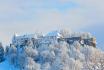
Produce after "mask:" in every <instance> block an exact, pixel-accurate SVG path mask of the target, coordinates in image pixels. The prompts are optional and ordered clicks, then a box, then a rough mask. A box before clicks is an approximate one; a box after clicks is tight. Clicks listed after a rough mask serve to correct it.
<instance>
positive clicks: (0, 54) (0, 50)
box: [0, 43, 4, 62]
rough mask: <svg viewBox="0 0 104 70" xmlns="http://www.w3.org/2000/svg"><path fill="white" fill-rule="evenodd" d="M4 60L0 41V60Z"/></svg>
mask: <svg viewBox="0 0 104 70" xmlns="http://www.w3.org/2000/svg"><path fill="white" fill-rule="evenodd" d="M2 61H4V48H3V46H2V43H0V62H2Z"/></svg>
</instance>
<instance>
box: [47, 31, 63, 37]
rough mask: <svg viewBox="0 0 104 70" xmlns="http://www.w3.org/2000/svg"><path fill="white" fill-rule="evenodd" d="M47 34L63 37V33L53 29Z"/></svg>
mask: <svg viewBox="0 0 104 70" xmlns="http://www.w3.org/2000/svg"><path fill="white" fill-rule="evenodd" d="M46 36H55V37H57V38H58V37H61V36H62V35H61V34H60V33H59V32H58V31H51V32H49V33H48V34H46Z"/></svg>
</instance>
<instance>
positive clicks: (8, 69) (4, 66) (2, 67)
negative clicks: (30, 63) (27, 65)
mask: <svg viewBox="0 0 104 70" xmlns="http://www.w3.org/2000/svg"><path fill="white" fill-rule="evenodd" d="M0 70H18V69H17V68H15V67H14V66H13V65H11V64H10V63H9V62H8V61H7V60H5V61H4V62H2V63H0Z"/></svg>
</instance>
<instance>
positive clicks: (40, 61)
mask: <svg viewBox="0 0 104 70" xmlns="http://www.w3.org/2000/svg"><path fill="white" fill-rule="evenodd" d="M63 34H64V33H63ZM66 34H67V33H66ZM73 34H74V35H73ZM73 34H72V35H73V36H74V37H75V36H79V35H82V34H81V33H73ZM68 35H69V34H68ZM64 36H65V35H64ZM64 36H63V38H64ZM37 37H38V36H37V35H35V36H34V34H29V35H28V34H26V35H19V36H15V37H13V40H15V41H16V42H17V45H15V43H14V42H12V44H13V45H10V46H9V49H8V52H7V59H8V60H6V61H4V62H2V63H1V64H0V70H18V69H16V66H17V67H18V68H20V69H22V70H85V69H86V68H90V66H92V67H91V68H90V69H89V70H96V69H100V68H102V67H101V65H100V64H101V63H100V61H98V60H96V59H98V58H99V60H102V59H103V56H104V53H102V52H101V51H100V50H98V49H97V48H95V47H93V46H89V45H86V44H85V45H83V46H82V45H81V43H80V42H79V41H75V40H74V43H72V44H69V43H68V42H67V41H66V40H60V41H57V38H60V37H62V35H61V34H60V32H58V31H51V32H49V33H48V34H46V35H45V36H44V37H41V38H39V39H38V38H37ZM84 37H86V38H90V37H91V36H90V34H88V33H87V34H84ZM25 38H28V39H29V40H28V39H27V40H28V41H29V43H23V44H22V43H21V42H22V41H24V40H25ZM31 38H37V39H38V40H39V41H38V40H37V39H35V41H34V40H31ZM21 39H22V41H20V40H21ZM30 40H31V41H30ZM18 42H19V43H18ZM20 45H21V46H20ZM11 49H12V50H11ZM20 50H21V52H19V51H20ZM10 63H11V64H10ZM86 63H87V64H88V65H87V64H86ZM96 63H99V65H98V64H96ZM96 66H100V68H96V69H94V68H93V67H96ZM82 68H83V69H82ZM102 69H103V68H102Z"/></svg>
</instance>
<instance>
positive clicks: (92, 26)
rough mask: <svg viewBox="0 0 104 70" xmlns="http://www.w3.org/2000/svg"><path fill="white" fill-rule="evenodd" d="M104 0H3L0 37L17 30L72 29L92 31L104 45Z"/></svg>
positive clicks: (0, 0)
mask: <svg viewBox="0 0 104 70" xmlns="http://www.w3.org/2000/svg"><path fill="white" fill-rule="evenodd" d="M103 3H104V1H103V0H0V41H2V42H3V43H4V44H5V43H9V42H10V40H11V37H12V35H13V34H14V33H19V34H21V33H34V32H36V31H39V32H47V31H51V30H55V29H63V28H65V29H72V30H74V31H83V32H84V31H86V32H91V33H92V34H94V35H95V36H96V37H97V40H98V41H99V42H102V43H101V44H102V45H103V43H104V41H103V38H104V37H103V35H104V33H103V32H104V31H103V27H104V20H103V19H104V4H103Z"/></svg>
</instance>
